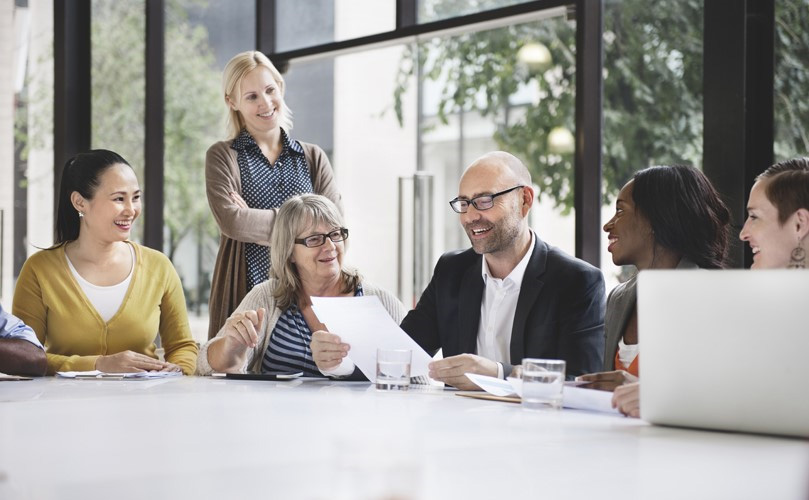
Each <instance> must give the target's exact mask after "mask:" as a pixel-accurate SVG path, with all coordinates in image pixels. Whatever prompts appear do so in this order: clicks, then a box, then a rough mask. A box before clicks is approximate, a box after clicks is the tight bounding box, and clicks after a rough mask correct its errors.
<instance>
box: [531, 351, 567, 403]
mask: <svg viewBox="0 0 809 500" xmlns="http://www.w3.org/2000/svg"><path fill="white" fill-rule="evenodd" d="M564 386H565V362H564V361H563V360H561V359H535V358H526V359H523V360H522V406H523V408H527V409H530V410H544V409H552V410H559V409H561V408H562V389H563V388H564Z"/></svg>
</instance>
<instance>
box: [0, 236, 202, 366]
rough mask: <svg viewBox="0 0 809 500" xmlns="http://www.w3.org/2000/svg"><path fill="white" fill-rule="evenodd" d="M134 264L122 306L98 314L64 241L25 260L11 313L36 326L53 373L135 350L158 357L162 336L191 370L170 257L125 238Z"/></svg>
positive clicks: (168, 350) (193, 356) (169, 352)
mask: <svg viewBox="0 0 809 500" xmlns="http://www.w3.org/2000/svg"><path fill="white" fill-rule="evenodd" d="M128 243H129V244H130V245H132V247H133V248H134V249H135V269H134V272H133V274H132V281H131V282H130V283H129V288H128V289H127V291H126V295H124V300H123V302H122V303H121V307H120V309H118V312H117V313H115V316H113V317H112V318H110V320H109V321H108V322H104V320H103V319H102V318H101V316H99V314H98V312H97V311H96V309H95V307H93V305H92V304H91V303H90V301H89V299H88V298H87V296H86V295H85V294H84V291H82V289H81V286H80V285H79V283H78V282H77V281H76V279H75V278H74V276H73V274H72V273H71V272H70V268H69V267H68V264H67V257H66V256H65V247H64V245H62V246H59V247H57V248H53V249H49V250H42V251H40V252H37V253H36V254H34V255H32V256H31V257H30V258H28V260H27V261H25V264H24V265H23V268H22V271H21V272H20V277H19V279H18V280H17V286H16V289H15V290H14V305H13V308H12V310H13V314H14V315H15V316H17V317H19V318H20V319H22V320H23V321H24V322H25V323H26V324H27V325H29V326H30V327H31V328H33V329H34V331H35V332H36V334H37V337H39V340H40V341H41V342H42V344H44V345H45V350H46V352H47V356H48V373H49V374H51V375H52V374H54V373H56V372H57V371H84V370H94V369H95V363H96V359H98V357H99V356H102V355H106V354H115V353H118V352H122V351H126V350H130V351H134V352H139V353H141V354H145V355H147V356H151V357H153V358H157V356H156V355H155V337H156V336H157V335H158V334H159V335H160V339H161V341H162V345H163V348H164V349H165V357H166V361H168V362H170V363H174V364H176V365H178V366H180V367H181V368H182V370H183V373H184V374H186V375H189V374H192V373H194V368H195V367H196V362H197V350H198V348H197V344H196V343H195V342H194V340H193V339H192V338H191V328H190V326H189V324H188V314H187V312H186V308H185V296H184V294H183V288H182V286H181V284H180V278H179V276H177V272H176V271H175V270H174V267H173V266H172V264H171V261H169V259H168V258H167V257H166V256H165V255H163V254H162V253H160V252H157V251H155V250H152V249H150V248H147V247H142V246H140V245H138V244H135V243H131V242H128Z"/></svg>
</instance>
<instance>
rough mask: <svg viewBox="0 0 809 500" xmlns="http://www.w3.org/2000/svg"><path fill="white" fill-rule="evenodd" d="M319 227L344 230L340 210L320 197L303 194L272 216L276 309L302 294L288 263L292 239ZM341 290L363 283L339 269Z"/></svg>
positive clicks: (352, 272) (354, 274) (294, 270)
mask: <svg viewBox="0 0 809 500" xmlns="http://www.w3.org/2000/svg"><path fill="white" fill-rule="evenodd" d="M320 224H325V225H327V226H329V227H345V226H344V225H343V224H344V222H343V216H342V215H341V214H340V211H339V210H338V209H337V207H336V206H335V205H334V203H332V201H331V200H330V199H328V198H326V197H325V196H321V195H319V194H311V193H309V194H302V195H298V196H293V197H291V198H289V199H288V200H287V201H285V202H284V204H283V205H281V208H279V209H278V213H277V214H276V216H275V227H273V230H272V236H271V237H270V260H271V262H272V265H271V267H270V277H272V278H274V279H275V280H276V281H277V283H276V286H275V289H274V290H273V298H274V299H275V303H276V307H278V308H279V309H280V310H282V311H286V310H287V309H289V307H290V306H292V305H294V304H296V303H297V298H298V295H299V294H300V293H301V292H302V290H303V288H302V285H301V279H300V276H298V269H297V267H296V266H295V264H294V263H292V262H291V261H290V258H291V257H292V250H293V249H294V248H295V245H296V243H295V239H296V238H298V235H300V234H301V233H303V232H304V231H306V230H310V229H314V228H316V227H317V226H319V225H320ZM341 274H342V276H341V278H340V279H341V281H342V284H343V288H342V290H341V293H349V292H352V291H354V290H356V288H357V286H359V284H360V281H361V280H362V278H361V276H360V275H359V273H358V272H357V271H356V270H354V269H347V268H343V269H341Z"/></svg>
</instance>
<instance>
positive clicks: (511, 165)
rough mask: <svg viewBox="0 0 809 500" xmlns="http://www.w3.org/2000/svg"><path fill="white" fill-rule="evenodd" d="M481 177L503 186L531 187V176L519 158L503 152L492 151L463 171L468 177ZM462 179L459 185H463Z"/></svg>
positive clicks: (464, 175)
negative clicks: (519, 185) (518, 185)
mask: <svg viewBox="0 0 809 500" xmlns="http://www.w3.org/2000/svg"><path fill="white" fill-rule="evenodd" d="M470 174H471V175H475V176H478V175H483V176H485V177H487V178H489V180H490V181H491V182H492V183H495V184H498V185H499V184H503V185H506V184H508V185H510V186H513V185H517V184H521V185H524V186H530V185H531V174H530V173H529V172H528V169H527V168H525V165H523V163H522V162H521V161H520V159H519V158H517V157H516V156H514V155H513V154H511V153H506V152H505V151H492V152H490V153H486V154H485V155H483V156H481V157H480V158H478V159H477V160H475V161H474V162H472V164H471V165H469V167H467V169H466V170H465V171H464V174H463V177H467V176H468V175H470ZM463 177H462V178H461V183H463Z"/></svg>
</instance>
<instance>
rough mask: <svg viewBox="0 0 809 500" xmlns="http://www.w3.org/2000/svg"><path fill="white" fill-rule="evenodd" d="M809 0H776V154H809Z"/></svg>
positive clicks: (778, 157)
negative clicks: (807, 93) (807, 91)
mask: <svg viewBox="0 0 809 500" xmlns="http://www.w3.org/2000/svg"><path fill="white" fill-rule="evenodd" d="M807 25H809V0H795V1H792V2H776V3H775V95H774V103H773V104H774V117H775V123H774V124H775V145H774V149H775V158H776V161H780V160H786V159H789V158H793V157H795V156H806V155H807V154H809V101H808V100H807V99H806V89H807V88H809V32H807V31H806V30H805V29H803V27H804V26H807Z"/></svg>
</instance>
